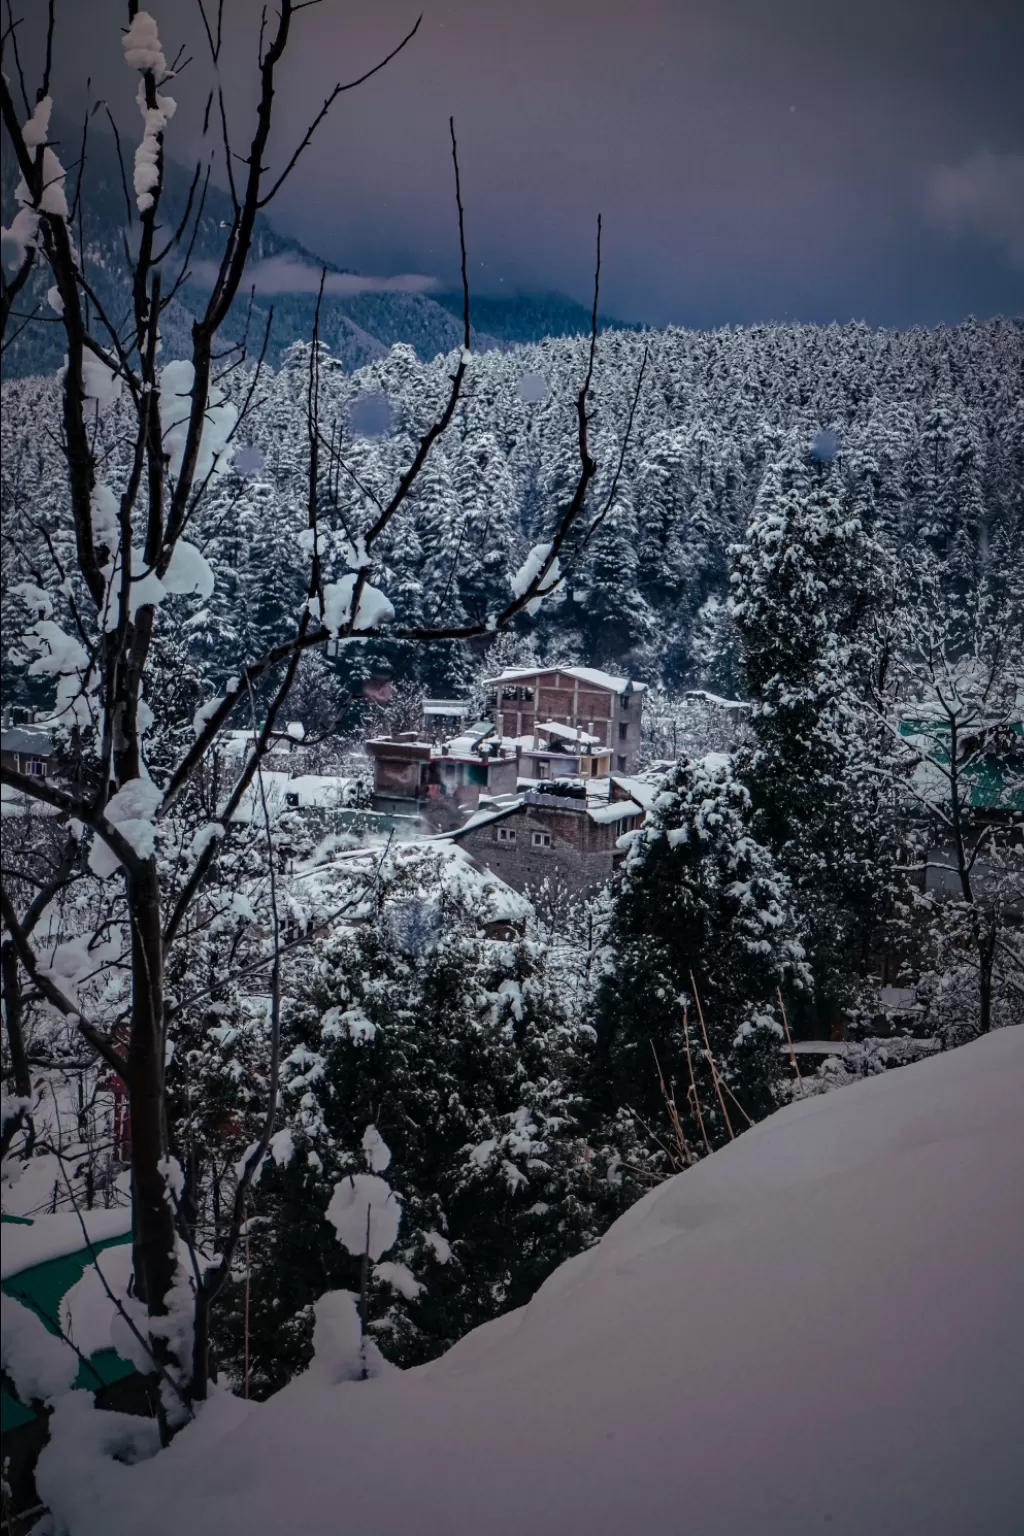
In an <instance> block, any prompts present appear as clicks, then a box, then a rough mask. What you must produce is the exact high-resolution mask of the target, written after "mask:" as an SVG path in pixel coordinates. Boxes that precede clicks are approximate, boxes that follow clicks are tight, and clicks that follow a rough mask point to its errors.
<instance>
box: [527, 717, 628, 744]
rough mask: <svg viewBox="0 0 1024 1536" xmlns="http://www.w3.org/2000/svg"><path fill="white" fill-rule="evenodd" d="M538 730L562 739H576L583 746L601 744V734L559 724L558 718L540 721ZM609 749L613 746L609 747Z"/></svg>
mask: <svg viewBox="0 0 1024 1536" xmlns="http://www.w3.org/2000/svg"><path fill="white" fill-rule="evenodd" d="M537 730H538V731H544V732H545V733H546V734H547V735H548V736H556V737H558V738H559V739H560V740H561V741H575V742H578V743H579V744H580V746H582V747H597V746H600V745H601V738H600V736H590V735H588V734H587V732H586V731H581V730H578V729H577V728H576V727H575V726H573V725H559V723H558V721H557V720H544V721H541V722H538V725H537ZM607 750H608V751H610V750H611V748H608V749H607Z"/></svg>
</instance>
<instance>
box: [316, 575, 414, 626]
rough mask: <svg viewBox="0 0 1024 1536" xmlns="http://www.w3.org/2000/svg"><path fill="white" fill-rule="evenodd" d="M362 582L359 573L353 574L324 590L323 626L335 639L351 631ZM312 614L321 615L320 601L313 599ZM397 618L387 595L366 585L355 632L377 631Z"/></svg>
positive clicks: (360, 597) (360, 598) (332, 583)
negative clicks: (355, 599)
mask: <svg viewBox="0 0 1024 1536" xmlns="http://www.w3.org/2000/svg"><path fill="white" fill-rule="evenodd" d="M358 580H359V575H358V572H355V571H353V572H351V573H350V574H349V575H347V576H342V578H341V580H340V581H330V582H328V583H327V585H326V586H325V587H324V602H323V615H322V617H323V623H324V627H325V628H326V629H328V630H330V632H331V634H332V635H334V637H335V638H337V636H338V634H339V633H340V632H341V630H343V629H347V628H348V626H349V623H350V621H351V619H352V597H353V594H354V592H355V587H356V582H357V581H358ZM310 611H311V612H312V613H313V614H314V615H316V614H318V613H319V605H318V603H317V600H316V598H310ZM394 616H395V610H394V608H393V607H392V605H391V603H390V602H389V601H388V599H387V598H386V597H385V596H384V593H383V592H381V591H380V590H379V588H377V587H372V586H371V585H370V583H369V582H365V583H364V584H363V589H362V591H361V592H360V594H359V607H358V609H357V611H356V617H355V622H354V624H353V625H352V627H353V629H357V630H365V629H376V628H377V626H378V625H379V624H389V623H390V622H391V620H392V619H393V618H394Z"/></svg>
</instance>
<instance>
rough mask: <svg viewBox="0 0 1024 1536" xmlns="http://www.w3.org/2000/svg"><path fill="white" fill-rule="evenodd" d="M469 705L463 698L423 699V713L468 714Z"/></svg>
mask: <svg viewBox="0 0 1024 1536" xmlns="http://www.w3.org/2000/svg"><path fill="white" fill-rule="evenodd" d="M470 707H471V706H470V705H469V704H467V703H466V701H465V700H464V699H424V700H423V713H424V714H425V715H451V716H456V715H458V716H465V715H468V714H469V712H470Z"/></svg>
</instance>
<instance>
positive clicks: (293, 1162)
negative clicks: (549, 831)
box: [219, 852, 622, 1391]
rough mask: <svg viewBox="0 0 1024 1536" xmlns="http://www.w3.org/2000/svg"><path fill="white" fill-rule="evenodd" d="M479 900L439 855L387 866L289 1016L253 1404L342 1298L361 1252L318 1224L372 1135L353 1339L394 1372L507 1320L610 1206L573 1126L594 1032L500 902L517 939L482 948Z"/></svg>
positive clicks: (259, 1237) (470, 882) (614, 1206)
mask: <svg viewBox="0 0 1024 1536" xmlns="http://www.w3.org/2000/svg"><path fill="white" fill-rule="evenodd" d="M494 894H495V893H494V890H493V888H492V887H489V886H486V885H482V883H481V881H480V879H479V877H478V876H473V875H472V874H471V872H470V871H469V870H468V869H466V868H465V867H464V866H462V865H461V863H460V861H458V860H457V859H456V861H455V862H454V863H453V864H452V865H451V867H448V865H447V860H446V858H445V856H444V855H425V854H423V853H422V852H414V853H410V854H408V855H403V854H401V853H400V852H399V853H397V854H396V855H395V857H394V859H392V860H389V861H388V862H387V864H386V866H385V868H384V869H383V871H382V873H381V877H380V881H379V883H378V884H377V885H376V886H375V887H374V890H373V892H372V893H371V894H370V896H369V898H368V902H367V903H366V904H364V905H363V907H361V908H360V917H359V920H358V922H354V923H352V924H351V925H348V926H345V927H341V928H340V929H339V930H338V931H337V932H336V933H335V934H334V936H333V937H332V938H331V939H330V940H329V941H328V942H326V943H325V945H324V946H323V948H322V953H321V956H320V958H319V959H318V960H317V961H316V963H315V964H314V965H313V966H312V967H311V969H310V972H309V974H308V977H307V980H306V983H305V985H304V987H303V989H302V992H301V996H300V998H299V1000H298V1001H297V1002H296V1003H295V1005H294V1007H293V1008H291V1009H290V1010H289V1016H288V1020H287V1023H286V1040H287V1045H288V1047H289V1049H288V1054H287V1056H286V1059H285V1064H284V1073H283V1080H284V1119H285V1126H286V1127H287V1131H288V1133H289V1138H290V1139H289V1142H288V1149H289V1159H288V1161H287V1162H286V1163H283V1164H282V1166H271V1165H270V1164H269V1163H268V1166H267V1167H266V1169H265V1171H264V1173H263V1176H262V1179H261V1182H260V1184H259V1186H258V1187H257V1188H256V1189H254V1191H253V1196H252V1198H253V1209H254V1221H253V1224H252V1227H251V1237H250V1245H249V1298H250V1301H249V1306H250V1314H249V1336H250V1339H251V1340H252V1345H251V1347H252V1350H253V1359H254V1360H259V1361H260V1362H262V1363H261V1365H260V1373H261V1374H260V1376H259V1379H258V1382H257V1383H256V1385H258V1386H259V1390H260V1391H262V1390H265V1389H266V1390H269V1389H270V1388H271V1387H272V1386H274V1385H277V1384H279V1383H280V1381H281V1379H282V1375H283V1374H290V1373H291V1372H292V1371H293V1370H294V1369H296V1368H297V1367H298V1365H299V1364H301V1362H302V1361H303V1359H304V1358H305V1355H304V1351H305V1350H307V1348H308V1333H309V1329H310V1327H311V1318H312V1314H311V1312H310V1310H309V1308H310V1306H311V1303H312V1302H313V1301H314V1300H315V1299H316V1298H317V1296H319V1295H320V1294H321V1293H322V1292H323V1291H324V1290H325V1289H328V1288H343V1289H349V1290H358V1289H359V1264H358V1259H357V1258H356V1257H355V1256H354V1255H353V1254H351V1253H348V1252H347V1251H345V1250H344V1249H343V1248H341V1247H340V1246H339V1245H338V1243H337V1241H336V1240H335V1237H334V1234H333V1232H332V1231H331V1229H330V1227H329V1226H328V1225H327V1224H326V1223H325V1222H324V1221H323V1219H322V1217H323V1213H324V1211H325V1209H326V1203H327V1199H328V1198H329V1196H330V1191H331V1189H332V1188H333V1186H334V1184H336V1183H337V1182H338V1181H339V1180H342V1179H344V1178H345V1176H346V1175H348V1174H351V1173H353V1172H356V1173H357V1172H359V1171H361V1170H364V1169H365V1166H366V1164H365V1151H364V1136H365V1133H366V1127H367V1126H368V1125H371V1124H372V1125H374V1126H375V1127H376V1128H377V1131H378V1132H379V1134H380V1135H381V1136H382V1137H383V1139H384V1141H385V1142H386V1143H387V1146H388V1148H389V1149H390V1153H391V1158H390V1162H389V1165H388V1182H389V1183H390V1185H391V1187H392V1188H393V1190H394V1191H395V1194H396V1196H397V1197H398V1198H399V1199H400V1201H401V1207H402V1221H401V1228H400V1231H399V1235H398V1239H397V1242H396V1243H395V1245H394V1247H393V1248H392V1249H391V1250H390V1251H389V1252H388V1254H387V1255H386V1259H385V1261H384V1262H383V1263H382V1264H379V1265H377V1266H376V1267H374V1268H373V1269H372V1270H371V1276H370V1317H371V1330H372V1332H373V1335H374V1337H375V1339H376V1340H377V1343H378V1344H379V1346H380V1348H381V1349H382V1351H383V1353H384V1354H385V1356H387V1357H388V1358H390V1359H392V1360H395V1361H397V1362H398V1363H400V1364H403V1365H409V1364H414V1363H417V1362H419V1361H422V1360H425V1359H429V1358H431V1357H432V1356H434V1355H436V1354H438V1353H439V1352H440V1351H441V1350H442V1349H444V1348H445V1347H447V1345H448V1344H450V1343H452V1342H453V1341H454V1340H455V1339H456V1338H458V1337H460V1336H461V1335H462V1334H463V1333H464V1332H466V1331H467V1330H468V1329H470V1328H472V1327H474V1326H476V1324H478V1323H481V1322H484V1321H486V1320H487V1319H488V1318H491V1317H494V1316H496V1315H497V1314H498V1313H499V1312H502V1311H505V1310H507V1309H508V1308H510V1307H515V1306H518V1305H521V1304H522V1303H523V1302H524V1301H525V1300H527V1299H528V1297H529V1296H530V1295H532V1293H533V1291H534V1290H535V1289H536V1287H537V1285H538V1284H539V1283H540V1281H541V1280H542V1279H543V1278H544V1277H545V1275H546V1274H547V1273H548V1272H549V1271H550V1270H551V1269H552V1268H553V1267H554V1266H555V1265H556V1264H557V1263H559V1262H560V1261H561V1260H562V1259H563V1258H566V1257H567V1256H568V1255H570V1254H571V1253H575V1252H578V1251H579V1250H580V1249H581V1248H583V1247H586V1246H587V1245H588V1244H589V1243H591V1242H593V1241H594V1240H595V1239H596V1238H597V1236H599V1234H600V1232H601V1231H602V1230H603V1228H604V1227H605V1226H606V1225H607V1223H608V1221H609V1220H610V1219H611V1218H612V1217H613V1216H614V1215H615V1214H616V1213H617V1211H618V1210H619V1209H621V1201H622V1192H621V1190H620V1188H619V1186H618V1185H617V1184H616V1183H614V1182H611V1183H609V1181H608V1179H607V1177H606V1174H607V1170H608V1154H607V1153H604V1154H602V1153H593V1152H590V1151H588V1148H587V1145H586V1142H585V1139H584V1136H583V1133H582V1130H581V1128H580V1124H579V1119H580V1112H581V1104H580V1097H579V1095H580V1088H581V1084H582V1081H583V1076H584V1072H585V1068H586V1065H587V1061H588V1058H589V1050H590V1044H591V1039H592V1037H591V1034H590V1031H589V1030H588V1029H587V1028H586V1026H585V1025H583V1024H582V1022H581V1020H580V1018H579V1016H578V1014H576V1015H574V1014H573V1013H572V1012H571V1011H570V1004H571V1003H572V1001H573V999H572V998H571V997H570V996H568V995H567V992H566V988H565V985H564V980H563V976H562V974H560V973H559V972H558V971H556V970H555V969H553V967H552V966H551V965H550V963H549V960H548V955H547V949H546V946H545V944H544V943H543V942H542V941H541V940H540V938H539V937H538V936H533V935H532V934H531V932H530V927H531V926H532V919H531V918H530V916H529V909H528V907H527V906H526V903H525V902H522V901H521V900H519V899H516V898H512V897H511V893H508V892H505V893H504V894H503V895H501V899H502V900H503V901H504V902H505V903H506V904H507V903H508V901H509V900H514V902H515V911H514V912H508V913H506V914H505V915H506V916H507V917H510V918H512V919H514V920H515V922H516V924H517V926H522V925H523V923H526V924H527V925H528V931H527V934H526V935H525V936H523V937H517V936H516V934H515V933H514V932H511V931H510V935H509V937H508V938H507V939H503V940H496V939H492V938H488V937H486V936H485V933H484V931H483V930H482V929H481V927H480V926H479V925H480V923H481V921H483V920H484V919H485V918H486V917H487V916H488V915H490V912H491V904H492V902H493V899H494ZM495 910H497V909H495ZM235 1274H236V1280H238V1279H239V1276H240V1271H239V1270H238V1269H237V1268H236V1272H235ZM244 1300H245V1289H244V1286H243V1285H240V1284H236V1285H235V1287H234V1289H233V1292H232V1297H231V1302H230V1306H229V1308H228V1310H227V1312H226V1313H225V1318H224V1322H223V1325H222V1329H221V1333H220V1335H219V1350H220V1353H221V1357H222V1358H223V1359H225V1360H226V1361H227V1362H229V1365H230V1369H231V1372H232V1374H233V1376H234V1377H236V1378H237V1377H238V1375H239V1372H240V1369H241V1342H242V1328H241V1316H240V1312H241V1308H242V1307H243V1306H244ZM280 1326H284V1327H285V1329H286V1341H287V1343H286V1348H285V1349H283V1350H282V1352H281V1354H280V1355H279V1356H278V1357H277V1358H276V1359H275V1349H276V1348H277V1331H278V1329H279V1327H280ZM254 1389H255V1388H254Z"/></svg>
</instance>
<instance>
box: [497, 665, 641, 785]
mask: <svg viewBox="0 0 1024 1536" xmlns="http://www.w3.org/2000/svg"><path fill="white" fill-rule="evenodd" d="M487 687H488V688H489V689H490V690H491V699H490V702H491V709H492V719H493V720H494V725H495V729H496V730H497V734H498V735H499V736H502V737H515V738H520V737H523V736H533V735H534V734H535V733H536V732H537V731H538V729H539V727H540V726H541V725H543V726H545V727H547V728H550V726H551V725H552V724H556V725H564V726H571V727H572V729H573V730H574V731H577V732H579V731H583V732H585V733H586V734H587V735H588V736H589V737H592V738H593V740H594V743H595V744H596V745H598V746H601V747H603V748H604V749H605V750H606V752H607V753H608V754H609V755H610V756H611V758H612V764H611V766H612V769H613V771H614V772H616V773H626V774H628V773H632V772H633V770H634V768H635V767H636V760H637V752H638V751H639V747H640V714H641V709H642V707H643V696H644V694H645V693H646V692H647V685H646V684H645V683H635V682H632V681H631V680H630V679H629V678H628V677H614V676H612V674H611V673H609V672H600V671H598V670H596V669H595V668H594V667H529V668H527V667H512V668H506V670H505V671H504V672H502V673H501V674H500V675H499V676H498V677H492V678H488V679H487Z"/></svg>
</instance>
